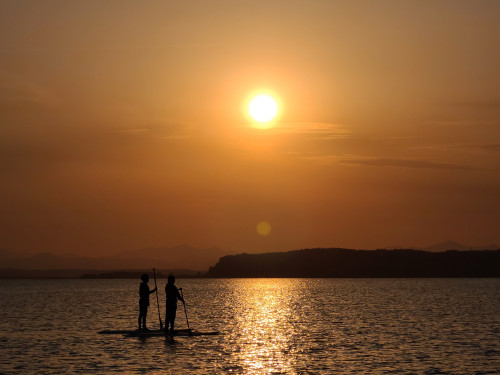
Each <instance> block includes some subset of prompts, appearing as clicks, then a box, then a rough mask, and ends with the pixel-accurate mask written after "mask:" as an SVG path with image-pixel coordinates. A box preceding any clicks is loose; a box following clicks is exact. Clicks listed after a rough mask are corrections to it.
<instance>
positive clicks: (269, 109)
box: [248, 94, 278, 123]
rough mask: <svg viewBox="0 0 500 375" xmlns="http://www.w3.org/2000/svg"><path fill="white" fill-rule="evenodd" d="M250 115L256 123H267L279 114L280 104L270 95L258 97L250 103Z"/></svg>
mask: <svg viewBox="0 0 500 375" xmlns="http://www.w3.org/2000/svg"><path fill="white" fill-rule="evenodd" d="M248 113H249V114H250V117H251V118H252V119H254V120H255V121H257V122H259V123H266V122H269V121H271V120H272V119H273V118H275V117H276V115H277V114H278V103H277V102H276V100H274V99H273V98H272V97H271V96H269V95H266V94H261V95H257V96H256V97H254V98H253V99H252V100H251V101H250V103H249V105H248Z"/></svg>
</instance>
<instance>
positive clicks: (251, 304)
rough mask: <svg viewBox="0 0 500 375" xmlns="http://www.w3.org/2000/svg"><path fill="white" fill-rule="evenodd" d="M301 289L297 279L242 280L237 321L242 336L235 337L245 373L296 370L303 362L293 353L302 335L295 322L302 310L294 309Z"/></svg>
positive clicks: (288, 372) (238, 294) (238, 330)
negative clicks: (296, 297) (295, 300)
mask: <svg viewBox="0 0 500 375" xmlns="http://www.w3.org/2000/svg"><path fill="white" fill-rule="evenodd" d="M302 292H303V290H302V288H301V285H300V283H297V281H296V280H283V279H258V280H257V279H256V280H242V281H241V282H240V285H239V288H238V293H237V298H238V304H237V306H236V307H235V308H236V309H237V311H238V314H236V315H235V323H236V326H237V330H236V332H239V334H242V336H238V338H237V339H236V345H239V346H240V350H238V351H237V353H236V354H235V355H236V356H237V357H239V360H240V361H241V362H242V363H244V366H243V367H244V368H245V370H246V371H245V373H247V374H262V373H271V372H273V371H274V372H275V373H280V374H292V373H295V370H294V368H295V367H297V365H299V362H300V359H299V358H298V357H297V356H295V355H293V353H294V350H295V348H294V346H295V342H296V341H297V340H298V337H299V328H298V326H297V324H295V323H296V321H297V320H302V319H301V317H300V312H298V311H294V310H293V300H294V298H295V296H297V295H300V294H301V293H302ZM241 340H243V341H241Z"/></svg>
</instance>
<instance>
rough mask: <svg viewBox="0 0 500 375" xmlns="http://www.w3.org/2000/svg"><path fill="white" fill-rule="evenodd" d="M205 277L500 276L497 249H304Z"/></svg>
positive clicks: (245, 258) (226, 261)
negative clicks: (439, 250)
mask: <svg viewBox="0 0 500 375" xmlns="http://www.w3.org/2000/svg"><path fill="white" fill-rule="evenodd" d="M207 276H208V277H500V250H483V251H479V250H476V251H446V252H428V251H422V250H406V249H402V250H351V249H304V250H294V251H289V252H284V253H265V254H239V255H231V256H225V257H222V258H221V259H220V260H219V262H218V263H217V264H216V265H215V266H214V267H211V268H210V269H209V271H208V273H207Z"/></svg>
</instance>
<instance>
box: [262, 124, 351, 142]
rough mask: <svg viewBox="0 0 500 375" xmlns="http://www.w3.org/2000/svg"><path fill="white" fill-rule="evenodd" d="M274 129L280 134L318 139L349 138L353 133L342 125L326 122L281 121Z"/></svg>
mask: <svg viewBox="0 0 500 375" xmlns="http://www.w3.org/2000/svg"><path fill="white" fill-rule="evenodd" d="M272 130H273V132H274V133H279V134H298V135H310V136H314V138H313V139H318V140H321V139H323V140H329V139H339V138H348V137H349V136H350V135H351V132H350V131H349V130H347V129H346V128H345V127H343V126H342V125H339V124H333V123H325V122H289V123H279V124H277V125H276V126H275V127H273V128H272Z"/></svg>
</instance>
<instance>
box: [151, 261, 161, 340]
mask: <svg viewBox="0 0 500 375" xmlns="http://www.w3.org/2000/svg"><path fill="white" fill-rule="evenodd" d="M153 275H154V278H155V289H156V307H158V319H159V320H160V331H163V322H162V321H161V316H160V302H159V300H158V287H157V286H156V271H155V269H154V267H153Z"/></svg>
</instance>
